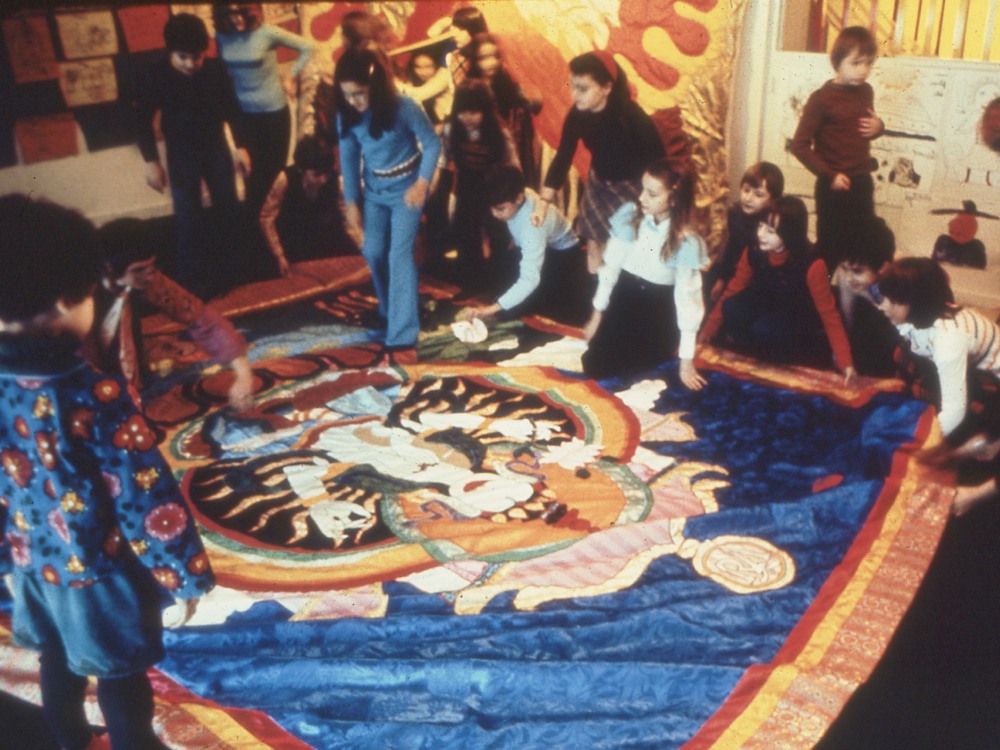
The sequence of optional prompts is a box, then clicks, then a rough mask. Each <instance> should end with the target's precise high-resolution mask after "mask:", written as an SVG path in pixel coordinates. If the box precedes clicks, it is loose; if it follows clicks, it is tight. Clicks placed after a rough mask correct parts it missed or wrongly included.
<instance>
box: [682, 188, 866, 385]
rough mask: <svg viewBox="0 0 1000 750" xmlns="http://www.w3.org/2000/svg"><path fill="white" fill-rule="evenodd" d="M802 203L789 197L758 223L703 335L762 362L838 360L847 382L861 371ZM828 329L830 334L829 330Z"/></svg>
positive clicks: (705, 339)
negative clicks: (811, 239) (812, 243)
mask: <svg viewBox="0 0 1000 750" xmlns="http://www.w3.org/2000/svg"><path fill="white" fill-rule="evenodd" d="M808 229H809V213H808V211H807V210H806V206H805V204H804V203H803V202H802V201H801V200H800V199H799V198H794V197H792V196H787V195H786V196H785V197H783V198H781V199H780V200H779V201H778V202H777V203H775V205H774V208H772V209H771V212H770V213H769V214H768V216H767V220H766V221H762V222H761V223H760V225H759V226H758V228H757V242H756V244H755V245H752V246H751V247H749V248H747V249H746V250H745V251H744V252H743V255H742V256H741V257H740V262H739V264H738V265H737V267H736V274H735V275H734V276H733V278H732V279H731V280H730V282H729V284H727V285H726V289H725V291H724V292H723V293H722V296H721V297H720V298H719V301H718V302H716V303H715V307H714V308H712V312H711V313H710V314H709V316H708V318H707V320H706V321H705V327H704V328H703V329H702V331H701V334H699V340H700V341H702V342H705V343H709V342H711V341H712V339H713V338H715V336H716V334H720V333H721V335H722V337H723V341H724V345H725V346H727V347H729V348H732V349H734V350H736V351H739V352H741V353H744V354H749V355H750V356H752V357H757V358H758V359H760V360H762V361H764V362H774V363H778V364H799V365H806V366H809V367H818V368H826V367H829V365H830V361H831V351H832V354H833V360H834V362H835V363H836V365H837V368H838V369H839V370H840V371H841V372H842V373H843V374H844V383H845V385H849V384H850V383H852V382H853V381H854V378H855V377H856V375H857V373H856V372H855V370H854V359H853V358H852V356H851V346H850V343H849V342H848V339H847V332H846V331H845V330H844V322H843V321H842V320H841V318H840V313H839V312H838V310H837V302H836V300H835V299H834V297H833V292H832V290H831V289H830V282H829V279H828V277H827V272H826V264H825V263H824V262H823V259H822V258H820V257H818V256H817V255H816V254H815V253H814V252H813V250H812V247H811V246H810V243H809V238H808ZM824 334H825V335H824Z"/></svg>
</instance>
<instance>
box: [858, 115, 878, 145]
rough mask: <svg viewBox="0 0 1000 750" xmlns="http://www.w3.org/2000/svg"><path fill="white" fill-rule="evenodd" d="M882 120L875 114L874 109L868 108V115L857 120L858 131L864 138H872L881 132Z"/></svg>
mask: <svg viewBox="0 0 1000 750" xmlns="http://www.w3.org/2000/svg"><path fill="white" fill-rule="evenodd" d="M882 127H883V124H882V120H880V119H879V118H878V117H877V116H876V115H875V110H874V109H869V110H868V117H862V118H861V119H860V120H858V132H859V133H861V135H862V137H864V138H874V137H875V136H877V135H878V134H879V133H881V132H882Z"/></svg>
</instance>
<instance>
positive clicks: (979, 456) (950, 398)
mask: <svg viewBox="0 0 1000 750" xmlns="http://www.w3.org/2000/svg"><path fill="white" fill-rule="evenodd" d="M878 286H879V290H880V292H881V294H882V297H883V299H882V301H881V303H880V304H879V308H880V309H881V310H882V312H883V313H885V315H886V317H888V318H889V321H890V322H891V323H892V324H893V325H894V326H896V329H897V330H898V331H899V333H900V335H901V336H902V337H903V338H904V339H906V341H907V342H909V345H910V350H911V351H912V352H913V354H914V355H916V356H918V357H924V358H927V359H929V360H931V362H933V364H934V369H935V370H936V371H937V378H938V384H939V387H940V406H941V408H940V411H939V412H938V421H939V422H940V424H941V430H942V431H943V432H944V435H945V441H946V443H947V445H948V446H949V447H950V448H951V449H953V452H952V457H953V458H954V459H955V460H956V461H957V463H958V469H959V474H958V479H959V485H960V486H959V488H958V491H957V494H956V495H955V500H954V506H953V510H954V512H955V513H956V514H957V515H961V514H962V513H964V512H965V511H966V510H968V509H969V508H971V507H972V506H973V505H975V504H976V503H978V502H980V501H982V500H985V499H987V498H989V497H992V496H995V495H996V494H997V491H998V489H997V479H998V477H1000V326H998V325H997V324H996V323H994V322H993V321H992V320H990V319H989V318H987V317H986V316H984V315H983V314H981V313H979V312H977V311H975V310H970V309H968V308H964V307H958V306H956V305H955V304H953V300H954V296H953V294H952V291H951V286H950V284H949V280H948V274H947V273H945V271H944V269H943V268H941V266H940V265H939V264H938V262H937V261H935V260H933V259H931V258H903V259H901V260H898V261H896V262H895V263H893V264H892V265H891V266H889V268H887V269H886V270H885V271H883V273H882V274H881V275H880V276H879V280H878ZM987 477H988V478H987Z"/></svg>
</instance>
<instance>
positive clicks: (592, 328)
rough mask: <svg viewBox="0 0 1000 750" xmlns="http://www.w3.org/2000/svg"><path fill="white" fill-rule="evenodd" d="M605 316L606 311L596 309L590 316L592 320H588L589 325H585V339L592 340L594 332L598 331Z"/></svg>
mask: <svg viewBox="0 0 1000 750" xmlns="http://www.w3.org/2000/svg"><path fill="white" fill-rule="evenodd" d="M602 317H604V313H602V312H599V311H598V310H594V312H593V314H591V316H590V320H588V321H587V325H585V326H584V327H583V340H584V341H586V342H588V343H589V342H590V340H591V339H592V338H594V334H595V333H597V329H598V328H599V327H600V325H601V318H602Z"/></svg>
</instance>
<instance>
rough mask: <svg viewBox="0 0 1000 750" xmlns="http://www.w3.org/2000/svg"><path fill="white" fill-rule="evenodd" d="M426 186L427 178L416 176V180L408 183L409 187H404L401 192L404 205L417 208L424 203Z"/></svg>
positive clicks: (427, 186)
mask: <svg viewBox="0 0 1000 750" xmlns="http://www.w3.org/2000/svg"><path fill="white" fill-rule="evenodd" d="M428 188H429V184H428V182H427V180H425V179H424V178H423V177H420V178H418V179H417V181H416V182H414V183H413V184H412V185H410V187H408V188H407V189H406V192H405V193H403V201H405V203H406V205H407V206H409V207H410V208H419V207H420V206H422V205H424V201H426V200H427V190H428Z"/></svg>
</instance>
